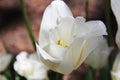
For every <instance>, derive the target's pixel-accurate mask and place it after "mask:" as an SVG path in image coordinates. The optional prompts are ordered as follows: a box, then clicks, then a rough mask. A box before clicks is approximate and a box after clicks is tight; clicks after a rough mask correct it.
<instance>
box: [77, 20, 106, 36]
mask: <svg viewBox="0 0 120 80" xmlns="http://www.w3.org/2000/svg"><path fill="white" fill-rule="evenodd" d="M76 24H78V25H77V26H78V33H77V36H78V37H83V36H84V37H94V36H101V35H107V32H106V27H105V25H104V23H103V22H101V21H98V20H96V21H88V22H86V23H83V24H81V23H80V24H81V25H82V26H81V25H79V23H78V22H77V23H76Z"/></svg>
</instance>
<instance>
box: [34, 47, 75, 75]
mask: <svg viewBox="0 0 120 80" xmlns="http://www.w3.org/2000/svg"><path fill="white" fill-rule="evenodd" d="M36 46H37V53H38V55H39V57H40V59H41V61H42V62H43V63H44V64H45V65H46V66H47V67H49V68H50V69H51V70H53V71H56V72H59V73H63V74H69V73H70V72H72V70H73V66H72V64H71V63H69V62H66V61H64V60H60V59H55V58H53V57H51V56H50V55H48V53H46V52H45V51H44V50H43V49H41V48H40V47H39V46H38V45H36Z"/></svg>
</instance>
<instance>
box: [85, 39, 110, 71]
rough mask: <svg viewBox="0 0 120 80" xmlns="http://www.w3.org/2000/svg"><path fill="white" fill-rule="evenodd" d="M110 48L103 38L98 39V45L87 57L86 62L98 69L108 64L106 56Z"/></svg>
mask: <svg viewBox="0 0 120 80" xmlns="http://www.w3.org/2000/svg"><path fill="white" fill-rule="evenodd" d="M111 50H112V47H109V46H108V44H107V41H106V39H105V38H103V39H101V40H99V44H98V46H97V47H96V48H95V50H93V51H92V52H91V54H90V55H89V56H88V57H87V60H88V64H89V65H90V66H91V67H93V68H94V69H100V68H103V67H105V66H106V65H107V64H108V56H109V54H110V52H111Z"/></svg>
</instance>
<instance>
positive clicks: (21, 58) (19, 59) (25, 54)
mask: <svg viewBox="0 0 120 80" xmlns="http://www.w3.org/2000/svg"><path fill="white" fill-rule="evenodd" d="M27 56H28V53H27V52H25V51H22V52H20V53H19V54H18V55H17V56H16V59H17V60H18V61H23V60H24V59H26V58H27Z"/></svg>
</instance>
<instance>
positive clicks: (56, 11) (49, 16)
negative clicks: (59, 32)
mask: <svg viewBox="0 0 120 80" xmlns="http://www.w3.org/2000/svg"><path fill="white" fill-rule="evenodd" d="M66 16H72V12H71V11H70V9H69V8H68V6H67V5H66V4H65V2H64V1H63V0H53V1H52V2H51V4H50V5H48V6H47V8H46V10H45V12H44V14H43V18H42V22H41V28H40V32H41V33H40V34H39V42H41V43H42V44H40V46H41V47H44V46H46V45H48V42H47V40H48V31H49V29H52V28H55V27H56V26H57V24H58V23H59V20H60V19H61V18H62V17H66ZM44 35H46V36H44Z"/></svg>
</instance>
